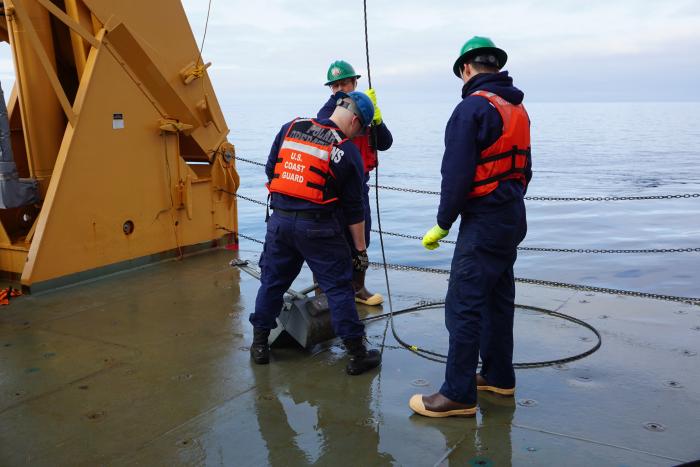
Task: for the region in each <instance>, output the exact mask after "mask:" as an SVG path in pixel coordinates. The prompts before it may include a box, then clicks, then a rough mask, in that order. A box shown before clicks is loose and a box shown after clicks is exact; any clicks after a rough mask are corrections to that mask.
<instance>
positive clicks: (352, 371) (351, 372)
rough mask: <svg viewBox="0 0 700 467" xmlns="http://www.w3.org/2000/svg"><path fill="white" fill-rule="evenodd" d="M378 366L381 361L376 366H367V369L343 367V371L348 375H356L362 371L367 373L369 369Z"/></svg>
mask: <svg viewBox="0 0 700 467" xmlns="http://www.w3.org/2000/svg"><path fill="white" fill-rule="evenodd" d="M380 366H382V364H381V362H380V363H379V364H378V365H377V366H373V367H371V368H367V369H354V368H349V367H345V373H347V374H348V375H349V376H357V375H361V374H363V373H367V372H368V371H370V370H374V369H375V368H379V367H380Z"/></svg>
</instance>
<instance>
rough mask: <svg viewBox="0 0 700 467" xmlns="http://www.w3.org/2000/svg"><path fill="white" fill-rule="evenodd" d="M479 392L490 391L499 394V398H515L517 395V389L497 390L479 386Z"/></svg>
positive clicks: (493, 387) (494, 387) (477, 388)
mask: <svg viewBox="0 0 700 467" xmlns="http://www.w3.org/2000/svg"><path fill="white" fill-rule="evenodd" d="M476 390H477V391H488V392H491V393H493V394H498V395H499V396H506V397H513V395H515V388H511V389H503V388H497V387H496V386H477V387H476Z"/></svg>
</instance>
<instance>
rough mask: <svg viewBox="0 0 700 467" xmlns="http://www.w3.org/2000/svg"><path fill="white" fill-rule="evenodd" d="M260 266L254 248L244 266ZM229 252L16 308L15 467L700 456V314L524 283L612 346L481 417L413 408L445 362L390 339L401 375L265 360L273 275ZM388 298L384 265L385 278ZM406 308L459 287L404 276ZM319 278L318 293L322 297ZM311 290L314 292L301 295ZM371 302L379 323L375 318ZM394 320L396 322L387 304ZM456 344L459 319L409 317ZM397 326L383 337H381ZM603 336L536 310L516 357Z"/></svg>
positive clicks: (8, 383)
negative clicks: (256, 325) (258, 326)
mask: <svg viewBox="0 0 700 467" xmlns="http://www.w3.org/2000/svg"><path fill="white" fill-rule="evenodd" d="M241 256H242V257H245V258H250V259H253V258H255V255H254V254H253V253H246V252H242V253H241ZM232 257H233V255H232V253H230V252H225V251H218V252H214V253H209V254H204V255H199V256H194V257H190V258H187V259H186V260H185V261H183V262H168V263H162V264H160V265H156V266H152V267H149V268H144V269H140V270H137V271H132V272H129V273H126V274H120V275H116V276H113V277H111V278H107V279H103V280H99V281H95V282H92V283H89V284H84V285H81V286H78V287H73V288H67V289H63V290H58V291H54V292H49V293H44V294H41V295H34V296H28V297H22V298H21V299H19V300H17V301H15V302H13V303H12V304H11V305H10V306H9V307H2V308H0V465H3V466H4V465H98V464H99V465H149V466H150V465H235V466H245V465H251V466H258V465H266V464H270V465H307V464H312V465H334V466H340V465H420V466H422V465H495V466H501V465H581V466H584V465H585V466H590V465H614V466H646V465H649V466H659V465H676V464H679V463H681V462H684V461H689V460H692V459H697V458H700V430H699V429H698V424H699V421H700V356H698V355H697V353H699V352H700V327H699V326H700V307H693V306H690V305H680V304H674V303H668V302H660V301H655V300H644V299H636V298H629V297H616V296H609V295H598V294H596V295H592V294H589V293H583V292H573V291H570V290H561V289H549V288H542V287H536V286H524V285H519V286H518V299H517V301H518V303H522V304H526V305H533V306H541V307H545V308H548V309H558V310H559V311H561V312H563V313H567V314H570V315H573V316H576V317H578V318H580V319H583V320H585V321H587V322H588V323H590V324H592V325H594V326H595V327H596V328H598V330H599V331H600V332H601V334H602V336H603V347H602V348H601V350H599V351H598V352H597V353H595V354H594V355H592V356H590V357H588V358H586V359H585V360H581V361H577V362H574V363H570V364H567V365H564V366H561V367H556V368H554V367H550V368H542V369H529V370H522V371H518V373H517V377H518V390H517V393H516V397H515V398H514V399H504V398H497V397H487V396H480V399H479V405H480V413H479V414H478V416H477V418H476V419H446V420H431V419H425V418H422V417H419V416H415V415H411V411H410V410H409V409H408V406H407V402H408V399H409V397H410V396H411V395H412V394H414V393H416V392H423V393H432V392H434V391H435V390H436V389H437V388H438V387H439V386H440V384H441V382H442V373H443V366H442V365H440V364H437V363H433V362H430V361H427V360H424V359H420V358H418V357H416V356H415V355H413V354H411V353H410V352H408V351H406V350H404V349H402V348H398V347H396V342H395V341H394V339H393V338H392V337H391V334H390V333H389V336H388V337H387V341H386V342H387V344H388V345H389V347H387V349H386V350H385V353H384V364H383V366H382V369H381V371H375V372H371V373H369V374H366V375H361V376H358V377H348V376H346V375H345V374H344V366H345V357H344V354H343V351H342V349H341V348H340V347H339V346H337V345H330V346H328V347H326V348H321V349H317V352H316V353H314V354H307V353H304V352H301V351H297V350H294V349H279V350H275V352H274V354H273V358H274V360H273V362H272V363H271V364H270V365H268V366H254V365H252V364H251V362H250V360H249V354H248V347H247V346H248V345H249V342H250V340H251V333H252V330H251V328H250V326H249V324H248V322H247V316H248V314H249V313H250V312H251V311H252V307H253V302H254V299H255V293H256V290H257V282H256V280H255V279H253V278H251V277H249V276H247V275H246V274H245V273H242V272H239V271H237V270H234V269H232V268H231V267H229V266H228V261H229V260H230V259H231V258H232ZM370 277H371V279H372V285H373V287H374V288H375V289H380V288H381V280H382V274H381V273H380V271H374V272H370ZM390 277H391V280H392V286H393V288H394V290H395V297H394V303H395V307H396V308H401V307H406V306H409V305H414V304H415V303H416V302H418V301H421V300H440V299H442V298H443V296H444V292H445V289H446V286H447V282H446V277H445V276H435V275H428V274H420V273H408V272H396V271H392V272H391V276H390ZM304 279H306V278H305V277H304V278H302V279H301V280H300V281H299V282H298V285H301V286H303V285H307V284H308V280H304ZM299 288H301V287H299ZM371 313H372V312H370V313H369V314H368V312H367V310H366V309H363V310H361V314H363V315H371ZM373 313H377V311H373ZM396 325H397V329H398V331H399V333H400V334H401V336H402V337H403V338H404V339H405V340H407V341H409V342H411V343H415V344H417V345H420V346H422V347H426V348H430V349H432V350H436V351H444V350H446V331H445V330H444V325H443V319H442V312H441V311H440V310H428V311H423V312H419V313H415V314H409V315H404V316H401V317H397V319H396ZM384 328H385V321H383V320H378V321H375V322H370V323H369V324H368V327H367V334H368V336H369V338H370V340H371V341H372V342H374V343H377V344H378V343H379V342H381V339H382V334H383V332H384ZM593 343H594V336H593V334H592V333H591V332H590V331H588V330H586V329H584V328H582V327H578V326H576V325H574V324H572V323H569V322H566V321H562V320H560V319H556V318H552V317H549V316H544V315H541V314H538V313H535V312H531V311H525V310H522V309H521V310H518V313H517V318H516V352H515V354H516V358H515V359H516V360H517V361H531V360H544V359H552V358H558V357H565V356H568V355H572V354H574V353H578V352H580V351H583V350H586V349H587V348H589V347H590V346H591V345H592V344H593Z"/></svg>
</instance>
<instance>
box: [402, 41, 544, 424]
mask: <svg viewBox="0 0 700 467" xmlns="http://www.w3.org/2000/svg"><path fill="white" fill-rule="evenodd" d="M506 59H507V55H506V53H505V52H504V51H503V50H501V49H499V48H497V47H496V46H495V45H494V43H493V42H492V41H491V40H490V39H488V38H485V37H478V36H477V37H473V38H472V39H470V40H469V41H467V43H466V44H465V45H464V46H463V47H462V50H461V53H460V56H459V58H458V59H457V61H456V62H455V64H454V68H453V71H454V73H455V74H456V75H457V76H458V77H460V78H461V79H462V80H463V81H464V87H463V88H462V101H461V102H460V103H459V104H458V105H457V107H456V108H455V110H454V112H453V113H452V116H451V117H450V120H449V121H448V122H447V128H446V129H445V153H444V156H443V159H442V189H441V196H440V207H439V209H438V215H437V225H436V226H435V227H433V228H432V229H430V230H429V231H428V232H427V233H426V234H425V236H424V237H423V245H424V246H425V247H426V248H427V249H429V250H432V249H435V248H437V247H438V246H439V244H438V241H439V240H440V239H442V238H444V237H445V236H446V235H447V234H448V231H449V229H450V228H451V227H452V224H453V223H454V222H455V221H456V219H457V217H459V216H461V218H462V220H461V223H460V226H459V235H458V236H457V244H456V246H455V252H454V256H453V258H452V272H451V274H450V281H449V286H448V290H447V298H446V304H445V324H446V326H447V330H448V332H449V335H450V341H449V352H448V357H447V367H446V370H445V382H444V384H443V385H442V387H441V388H440V391H439V392H437V393H435V394H432V395H429V396H426V395H422V394H417V395H414V396H413V397H412V398H411V400H410V402H409V406H410V407H411V409H413V411H414V412H416V413H419V414H421V415H424V416H428V417H449V416H453V415H456V416H466V417H470V416H471V417H473V416H474V415H475V414H476V403H477V390H481V391H489V392H492V393H496V394H500V395H503V396H513V394H514V393H515V372H514V371H513V314H514V300H515V282H514V278H513V264H514V263H515V259H516V254H517V247H518V244H520V242H521V241H522V240H523V239H524V238H525V233H526V231H527V223H526V219H525V204H524V202H523V197H524V195H525V191H526V188H527V184H528V183H529V181H530V178H531V176H532V170H531V167H532V163H531V156H530V120H529V118H528V115H527V112H526V111H525V107H524V106H523V105H522V101H523V96H524V95H523V93H522V91H520V90H519V89H517V88H516V87H514V86H513V80H512V78H511V77H510V76H508V72H507V71H500V69H501V68H502V67H503V65H504V64H505V63H506ZM480 353H481V361H482V367H481V371H480V373H479V374H476V370H477V364H478V362H479V354H480Z"/></svg>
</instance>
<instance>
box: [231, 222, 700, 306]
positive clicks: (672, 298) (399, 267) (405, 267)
mask: <svg viewBox="0 0 700 467" xmlns="http://www.w3.org/2000/svg"><path fill="white" fill-rule="evenodd" d="M219 228H220V229H222V230H226V231H227V232H229V233H234V234H236V232H233V231H231V230H228V229H226V228H223V227H219ZM237 235H238V236H239V237H241V238H244V239H246V240H250V241H252V242H255V243H258V244H260V245H263V244H264V243H265V242H263V241H262V240H258V239H257V238H253V237H249V236H247V235H243V234H241V233H237ZM369 265H370V266H371V267H373V268H383V267H384V264H383V263H377V262H375V261H370V262H369ZM386 267H387V268H389V269H393V270H395V271H416V272H426V273H430V274H443V275H447V274H450V270H449V269H444V268H432V267H425V266H412V265H409V264H393V263H387V265H386ZM515 281H516V282H521V283H523V284H532V285H542V286H545V287H557V288H562V289H572V290H578V291H583V292H598V293H605V294H612V295H624V296H627V297H640V298H653V299H655V300H665V301H669V302H677V303H687V304H690V305H696V306H700V297H682V296H678V295H663V294H657V293H650V292H637V291H634V290H624V289H612V288H608V287H596V286H592V285H583V284H570V283H567V282H557V281H548V280H544V279H528V278H524V277H516V278H515Z"/></svg>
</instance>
